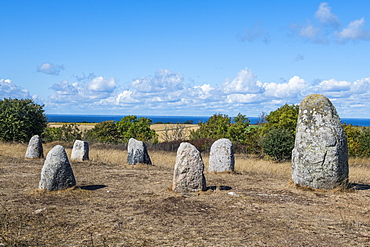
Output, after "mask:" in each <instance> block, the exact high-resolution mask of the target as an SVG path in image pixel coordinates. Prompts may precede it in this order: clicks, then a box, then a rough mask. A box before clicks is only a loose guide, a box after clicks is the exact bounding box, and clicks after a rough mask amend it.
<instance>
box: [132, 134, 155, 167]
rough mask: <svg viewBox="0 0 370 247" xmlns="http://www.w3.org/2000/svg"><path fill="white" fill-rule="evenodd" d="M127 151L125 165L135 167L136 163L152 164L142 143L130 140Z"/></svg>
mask: <svg viewBox="0 0 370 247" xmlns="http://www.w3.org/2000/svg"><path fill="white" fill-rule="evenodd" d="M127 151H128V155H127V163H129V164H130V165H136V164H137V163H143V164H148V165H151V164H152V161H151V160H150V157H149V154H148V150H147V148H146V145H145V143H144V142H142V141H138V140H135V139H134V138H130V140H129V142H128V146H127Z"/></svg>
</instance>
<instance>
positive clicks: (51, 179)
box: [39, 145, 76, 191]
mask: <svg viewBox="0 0 370 247" xmlns="http://www.w3.org/2000/svg"><path fill="white" fill-rule="evenodd" d="M75 185H76V179H75V177H74V175H73V171H72V167H71V165H70V163H69V161H68V157H67V154H66V152H65V150H64V147H63V146H61V145H56V146H55V147H53V148H52V149H51V150H50V151H49V153H48V154H47V156H46V159H45V162H44V166H43V167H42V170H41V179H40V183H39V189H46V190H49V191H53V190H62V189H67V188H69V187H73V186H75Z"/></svg>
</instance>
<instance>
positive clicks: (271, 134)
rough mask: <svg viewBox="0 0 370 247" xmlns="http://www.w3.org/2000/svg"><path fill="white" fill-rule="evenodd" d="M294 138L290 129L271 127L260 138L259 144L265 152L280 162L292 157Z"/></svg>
mask: <svg viewBox="0 0 370 247" xmlns="http://www.w3.org/2000/svg"><path fill="white" fill-rule="evenodd" d="M294 139H295V136H294V134H293V133H292V132H291V131H290V130H288V129H279V128H273V129H271V130H269V131H268V132H267V133H266V135H265V136H264V137H263V138H262V141H261V146H262V149H263V151H264V153H265V154H267V155H269V156H271V157H272V158H273V159H274V160H276V161H279V162H280V161H283V160H287V159H290V158H291V157H292V150H293V148H294Z"/></svg>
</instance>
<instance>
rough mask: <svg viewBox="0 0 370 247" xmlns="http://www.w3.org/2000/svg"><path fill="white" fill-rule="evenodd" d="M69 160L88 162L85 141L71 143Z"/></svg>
mask: <svg viewBox="0 0 370 247" xmlns="http://www.w3.org/2000/svg"><path fill="white" fill-rule="evenodd" d="M71 160H75V161H84V160H89V144H88V143H87V142H85V141H81V140H76V141H75V142H74V143H73V148H72V154H71Z"/></svg>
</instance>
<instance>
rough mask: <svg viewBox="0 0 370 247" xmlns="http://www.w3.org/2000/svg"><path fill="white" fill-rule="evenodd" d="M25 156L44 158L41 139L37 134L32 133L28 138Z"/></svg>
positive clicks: (28, 157)
mask: <svg viewBox="0 0 370 247" xmlns="http://www.w3.org/2000/svg"><path fill="white" fill-rule="evenodd" d="M25 157H26V158H27V159H38V158H44V150H43V148H42V141H41V138H40V137H39V136H38V135H34V136H32V138H31V139H30V141H29V143H28V147H27V151H26V156H25Z"/></svg>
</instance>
